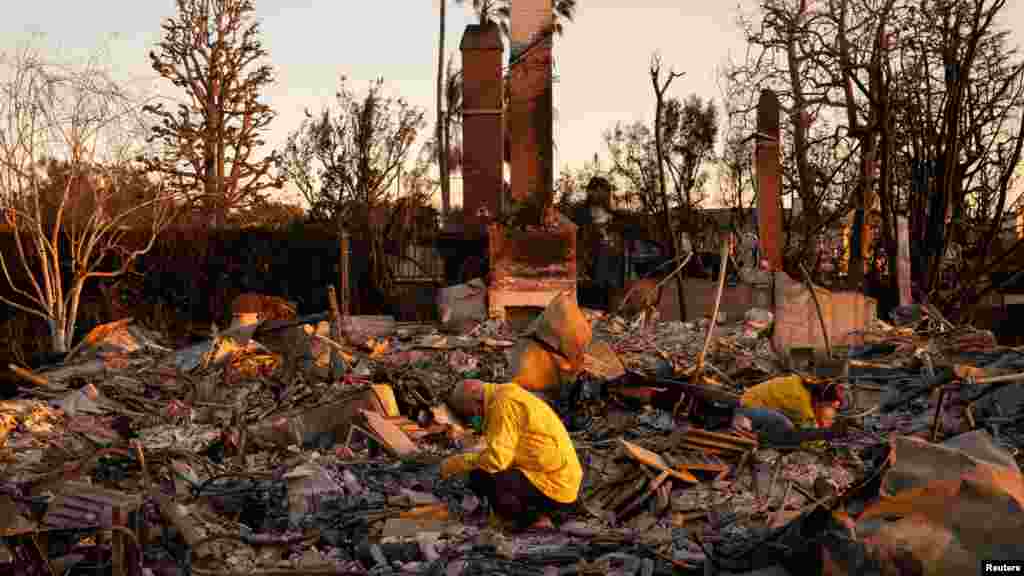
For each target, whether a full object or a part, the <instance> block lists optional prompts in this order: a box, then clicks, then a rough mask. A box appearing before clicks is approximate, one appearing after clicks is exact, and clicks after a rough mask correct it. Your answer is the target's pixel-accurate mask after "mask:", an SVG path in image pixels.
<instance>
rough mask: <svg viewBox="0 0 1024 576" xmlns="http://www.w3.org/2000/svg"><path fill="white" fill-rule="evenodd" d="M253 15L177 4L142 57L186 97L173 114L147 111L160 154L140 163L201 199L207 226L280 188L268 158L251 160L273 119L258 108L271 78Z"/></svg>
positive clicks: (230, 6) (219, 6)
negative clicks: (208, 221) (153, 47)
mask: <svg viewBox="0 0 1024 576" xmlns="http://www.w3.org/2000/svg"><path fill="white" fill-rule="evenodd" d="M254 13H255V8H254V6H253V2H252V0H177V15H176V16H175V17H172V18H169V19H168V20H166V21H165V22H164V23H163V33H164V37H163V40H161V41H160V42H159V43H158V44H157V48H158V49H157V50H156V51H153V52H150V55H149V57H150V60H151V62H152V66H153V69H154V70H155V71H156V72H157V73H158V74H159V75H160V76H161V77H163V78H164V79H166V80H169V81H170V82H171V83H173V84H174V86H176V87H178V88H180V89H182V90H184V92H185V94H186V97H185V100H184V101H183V102H179V103H178V105H177V107H176V109H174V110H170V109H167V108H165V107H164V105H163V104H153V105H149V106H147V107H146V112H147V113H148V114H149V115H150V116H151V118H152V119H153V120H154V126H153V128H152V135H151V139H152V140H154V141H157V142H159V143H160V144H161V145H162V147H163V149H162V150H161V151H160V153H158V154H154V155H151V156H149V157H147V158H146V159H145V160H146V163H147V165H148V167H149V168H150V169H151V170H153V171H155V172H158V173H161V174H163V175H164V176H165V180H166V181H167V183H168V185H169V186H173V187H175V188H176V189H177V190H178V191H180V192H185V193H188V194H189V195H190V196H191V197H192V198H193V199H195V200H200V204H201V205H202V206H203V207H204V208H205V209H206V210H207V212H208V214H209V215H210V216H211V217H212V218H213V223H214V225H223V224H225V223H226V221H227V219H228V216H229V214H230V213H231V212H232V211H233V210H237V209H245V208H249V207H251V206H252V205H254V204H258V203H259V202H261V201H262V200H263V198H264V193H265V191H267V190H269V189H274V188H280V187H281V186H282V184H283V180H282V179H281V178H280V177H277V176H275V175H274V174H272V173H271V168H272V167H273V165H274V162H275V158H274V155H273V154H270V155H267V156H264V157H262V158H259V157H258V155H257V154H258V150H259V148H260V147H261V146H262V145H263V136H264V134H265V133H266V132H267V129H268V127H269V125H270V122H271V121H272V120H273V119H274V116H275V113H274V111H273V110H272V109H271V108H270V107H269V106H268V105H266V104H264V103H263V102H261V101H260V97H261V92H262V91H263V90H264V89H265V88H266V87H267V86H269V85H270V84H271V83H273V81H274V76H273V70H272V69H271V67H270V66H269V65H268V64H266V58H267V51H266V50H265V49H264V48H263V44H262V42H261V41H260V39H259V35H260V29H259V23H258V22H257V21H256V20H255V17H254ZM197 195H198V196H199V197H198V198H197Z"/></svg>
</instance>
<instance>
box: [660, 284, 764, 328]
mask: <svg viewBox="0 0 1024 576" xmlns="http://www.w3.org/2000/svg"><path fill="white" fill-rule="evenodd" d="M684 288H685V297H686V318H685V319H683V320H696V319H698V318H702V317H705V316H711V313H712V312H713V310H714V308H715V295H716V293H717V290H718V283H717V282H716V281H713V280H708V279H704V278H687V279H686V280H684ZM677 294H678V292H677V290H676V283H675V281H674V280H669V281H668V282H667V283H665V286H664V288H663V289H662V293H661V301H660V302H659V305H658V312H659V313H660V314H661V319H662V320H663V321H668V320H680V317H679V297H678V295H677ZM770 306H771V300H770V293H769V292H768V290H767V288H764V289H756V288H754V287H753V286H751V285H749V284H742V283H741V284H739V285H738V286H733V287H729V286H726V287H725V289H724V290H723V292H722V306H721V308H720V313H724V314H725V317H726V320H731V319H737V318H742V317H743V315H744V314H746V312H747V310H749V309H750V308H752V307H760V308H770Z"/></svg>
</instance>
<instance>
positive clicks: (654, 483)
mask: <svg viewBox="0 0 1024 576" xmlns="http://www.w3.org/2000/svg"><path fill="white" fill-rule="evenodd" d="M670 472H671V471H670V470H665V471H663V472H662V473H661V474H658V476H657V478H655V479H654V480H651V481H650V482H649V484H648V486H647V489H646V490H644V491H643V492H642V493H641V494H640V496H639V497H638V498H637V499H636V500H634V501H633V502H632V503H631V504H630V505H629V506H626V508H624V509H623V510H622V512H621V513H619V514H618V515H617V516H616V520H620V519H622V518H626V517H628V516H629V515H630V514H632V513H633V512H635V511H636V510H638V509H639V508H640V507H641V506H643V504H644V503H645V502H647V500H648V499H649V498H650V497H651V496H654V494H655V492H657V491H658V490H659V489H660V488H661V486H662V485H663V484H664V483H665V481H666V480H668V477H669V474H670Z"/></svg>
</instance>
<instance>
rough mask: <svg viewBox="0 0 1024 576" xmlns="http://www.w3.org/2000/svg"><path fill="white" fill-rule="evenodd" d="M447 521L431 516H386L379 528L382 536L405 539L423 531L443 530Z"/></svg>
mask: <svg viewBox="0 0 1024 576" xmlns="http://www.w3.org/2000/svg"><path fill="white" fill-rule="evenodd" d="M447 526H448V523H447V522H445V521H443V520H434V519H432V518H388V519H387V521H385V522H384V528H382V529H381V534H380V535H381V537H382V538H395V539H399V540H405V539H407V538H415V537H416V536H417V535H418V534H421V533H424V532H437V533H441V532H444V529H445V527H447Z"/></svg>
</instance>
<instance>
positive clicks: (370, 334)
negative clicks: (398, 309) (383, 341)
mask: <svg viewBox="0 0 1024 576" xmlns="http://www.w3.org/2000/svg"><path fill="white" fill-rule="evenodd" d="M397 329H398V323H397V322H395V318H394V317H393V316H343V317H342V318H341V332H342V334H344V336H345V338H346V339H347V340H348V341H349V342H351V343H352V344H355V345H362V344H363V343H364V342H366V340H367V339H369V338H387V337H388V336H392V335H394V334H395V331H396V330H397Z"/></svg>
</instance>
